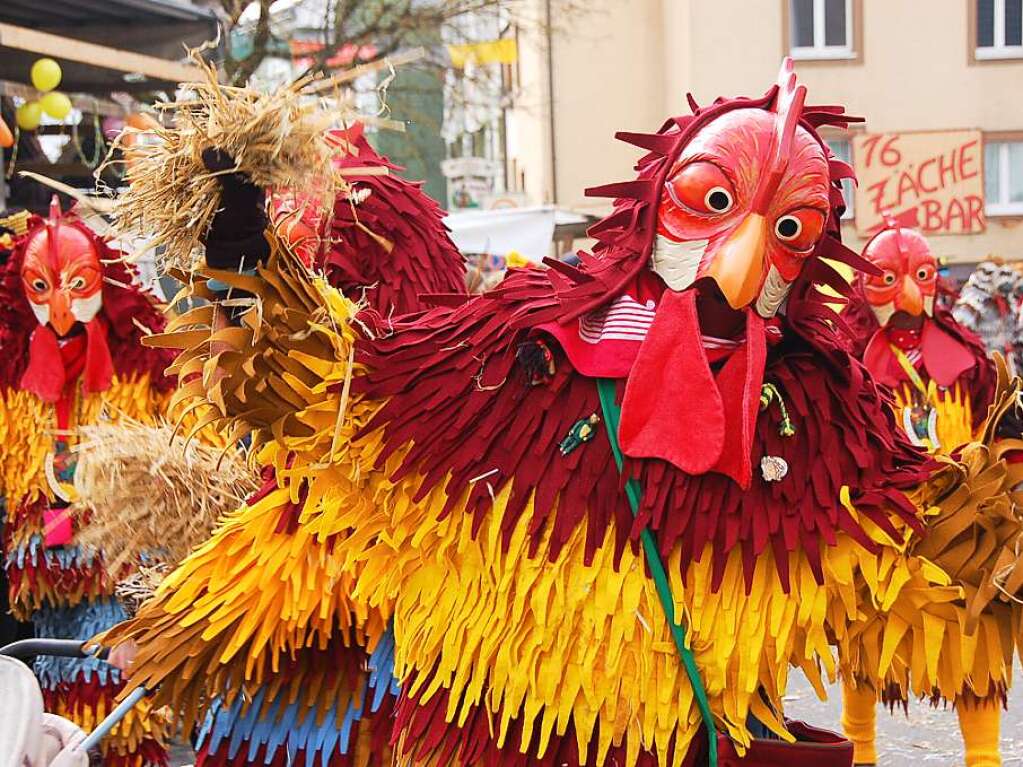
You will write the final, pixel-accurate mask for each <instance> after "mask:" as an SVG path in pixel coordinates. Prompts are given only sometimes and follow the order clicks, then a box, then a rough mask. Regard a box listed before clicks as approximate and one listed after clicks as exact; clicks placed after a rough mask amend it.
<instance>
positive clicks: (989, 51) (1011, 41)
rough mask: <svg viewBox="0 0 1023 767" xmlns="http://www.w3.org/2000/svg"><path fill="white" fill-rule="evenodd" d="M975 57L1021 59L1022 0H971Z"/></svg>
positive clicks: (1022, 38) (1022, 37)
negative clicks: (974, 4) (973, 5)
mask: <svg viewBox="0 0 1023 767" xmlns="http://www.w3.org/2000/svg"><path fill="white" fill-rule="evenodd" d="M975 2H976V3H977V41H976V42H977V47H976V51H975V55H976V57H977V58H978V59H1014V58H1023V0H975Z"/></svg>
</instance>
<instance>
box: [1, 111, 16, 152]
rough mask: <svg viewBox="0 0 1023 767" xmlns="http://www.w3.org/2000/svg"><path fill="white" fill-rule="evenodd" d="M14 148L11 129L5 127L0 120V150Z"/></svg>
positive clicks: (5, 124)
mask: <svg viewBox="0 0 1023 767" xmlns="http://www.w3.org/2000/svg"><path fill="white" fill-rule="evenodd" d="M12 146H14V136H13V134H12V133H11V129H10V128H8V127H7V123H5V122H4V121H3V118H0V149H7V148H8V147H12Z"/></svg>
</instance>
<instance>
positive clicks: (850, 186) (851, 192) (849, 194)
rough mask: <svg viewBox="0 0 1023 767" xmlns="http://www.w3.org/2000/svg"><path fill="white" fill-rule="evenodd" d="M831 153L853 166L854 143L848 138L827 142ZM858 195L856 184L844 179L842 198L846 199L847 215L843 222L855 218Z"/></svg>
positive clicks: (844, 216) (843, 215)
mask: <svg viewBox="0 0 1023 767" xmlns="http://www.w3.org/2000/svg"><path fill="white" fill-rule="evenodd" d="M826 141H827V145H828V148H829V149H830V150H831V153H832V154H833V155H835V157H837V158H838V159H839V160H842V161H843V162H847V163H849V164H850V165H852V142H851V141H850V140H849V139H847V138H829V139H827V140H826ZM855 195H856V184H855V182H854V181H853V180H852V179H851V178H843V179H842V197H843V198H844V199H845V213H843V214H842V220H843V221H845V220H846V219H851V218H852V217H853V200H854V199H855Z"/></svg>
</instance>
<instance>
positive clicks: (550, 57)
mask: <svg viewBox="0 0 1023 767" xmlns="http://www.w3.org/2000/svg"><path fill="white" fill-rule="evenodd" d="M544 4H545V7H546V11H547V98H548V107H547V114H548V118H549V125H550V141H551V197H552V198H553V199H552V200H551V202H552V203H553V204H554V205H555V206H557V204H558V144H557V132H556V131H555V129H554V128H555V125H554V31H553V30H552V29H551V0H545V3H544Z"/></svg>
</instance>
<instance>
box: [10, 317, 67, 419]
mask: <svg viewBox="0 0 1023 767" xmlns="http://www.w3.org/2000/svg"><path fill="white" fill-rule="evenodd" d="M64 382H65V374H64V360H63V359H62V357H61V354H60V345H59V344H58V343H57V334H56V333H54V332H53V330H52V329H50V327H49V326H46V325H40V326H39V327H37V328H36V329H35V330H33V331H32V338H31V339H30V340H29V346H28V367H27V368H26V369H25V372H24V373H23V374H22V376H21V382H20V387H21V388H22V389H24V390H25V391H30V392H32V393H33V394H35V395H36V396H37V397H39V399H41V400H43V401H44V402H56V401H57V400H58V399H60V395H61V392H63V391H64Z"/></svg>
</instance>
